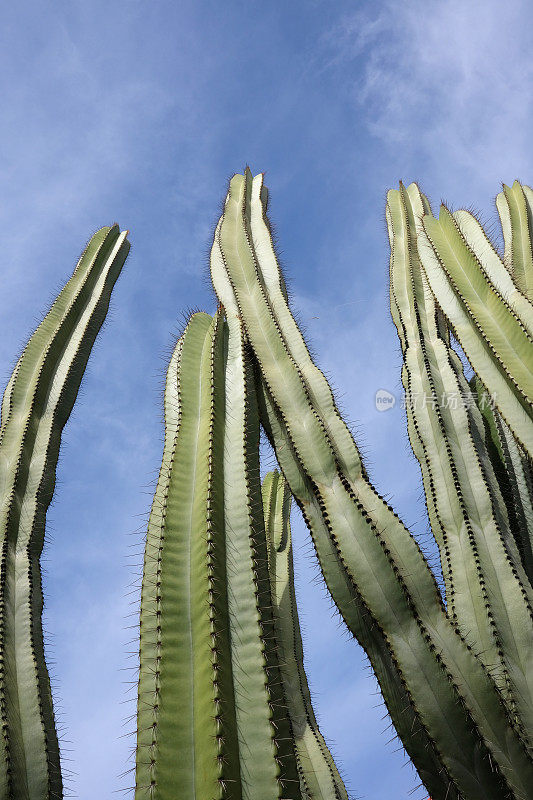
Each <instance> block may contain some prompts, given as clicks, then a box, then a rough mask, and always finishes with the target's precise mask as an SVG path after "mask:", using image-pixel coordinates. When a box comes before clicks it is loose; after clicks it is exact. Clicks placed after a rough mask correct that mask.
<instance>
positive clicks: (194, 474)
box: [135, 312, 343, 800]
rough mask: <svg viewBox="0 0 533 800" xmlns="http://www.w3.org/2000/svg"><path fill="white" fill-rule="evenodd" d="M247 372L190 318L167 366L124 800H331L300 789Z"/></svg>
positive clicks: (229, 341)
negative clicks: (129, 787)
mask: <svg viewBox="0 0 533 800" xmlns="http://www.w3.org/2000/svg"><path fill="white" fill-rule="evenodd" d="M251 370H252V365H251V360H250V354H249V352H248V351H247V349H246V347H245V344H244V340H243V336H242V328H241V325H240V323H239V321H238V320H237V319H236V318H235V317H233V318H232V319H230V320H228V321H227V322H226V321H224V318H223V314H222V313H221V312H219V313H218V314H217V315H216V316H215V317H214V318H213V319H212V318H211V317H210V316H208V315H207V314H203V313H198V314H195V315H193V316H192V317H191V319H190V321H189V323H188V325H187V327H186V329H185V332H184V334H183V336H182V337H181V339H180V340H179V342H178V344H177V346H176V349H175V351H174V354H173V356H172V359H171V362H170V366H169V370H168V374H167V382H166V390H165V446H164V454H163V462H162V466H161V472H160V476H159V482H158V485H157V489H156V493H155V498H154V503H153V506H152V512H151V515H150V521H149V529H148V538H147V543H146V551H145V562H144V575H143V584H142V598H141V623H140V624H141V628H140V632H141V639H140V678H139V695H138V722H137V725H138V733H137V756H136V762H137V776H136V793H135V796H136V798H138V800H140V798H145V797H149V798H154V799H156V800H165V799H166V798H168V799H169V800H170V799H171V798H172V800H174V798H176V797H187V798H191V799H192V798H195V800H213V799H214V798H224V799H226V798H227V800H230V798H231V799H232V800H240V799H241V798H243V800H271V798H276V797H278V798H286V799H287V800H289V798H293V799H294V800H299V799H300V798H302V792H303V793H304V797H305V800H307V797H308V796H311V797H316V798H323V799H324V800H336V799H337V798H339V797H343V795H340V794H339V793H338V792H340V791H341V789H340V787H341V786H342V783H341V782H340V779H339V781H338V782H337V783H335V782H334V781H332V782H331V785H330V787H329V793H328V791H327V790H326V789H324V791H323V793H322V794H316V793H315V794H311V795H305V790H306V786H307V783H306V782H305V780H304V779H303V778H302V788H301V787H300V777H301V775H302V772H301V769H300V759H299V756H297V752H296V744H295V734H294V724H293V723H294V720H293V717H292V707H291V704H290V703H289V705H288V701H287V696H286V691H287V688H288V685H287V683H286V682H285V680H284V679H283V678H282V672H281V670H282V669H285V667H286V664H285V663H283V656H282V655H281V650H280V647H279V646H278V637H279V636H280V635H282V633H284V630H285V629H284V628H281V627H280V625H279V622H278V621H277V620H276V615H277V611H278V607H277V605H276V603H275V602H273V592H274V590H275V589H276V590H277V588H279V587H278V586H277V585H275V586H274V585H273V584H272V583H271V579H270V573H269V565H270V567H272V565H273V555H272V553H270V556H269V550H268V547H267V537H266V533H265V524H264V519H263V506H262V499H261V488H260V479H259V417H258V409H257V402H256V398H255V391H254V383H253V375H252V371H251ZM269 513H270V511H269ZM270 524H274V523H270V522H269V525H270ZM287 557H288V556H287V554H285V559H287ZM280 558H282V557H281V556H280ZM286 563H287V564H288V562H287V561H286ZM285 585H286V588H287V591H290V592H293V591H294V590H293V588H292V575H291V576H289V575H287V578H286V584H285ZM291 619H293V618H291ZM293 621H294V620H293ZM291 625H292V622H291ZM295 657H296V656H295ZM297 657H298V658H300V654H299V653H298V654H297ZM302 674H303V673H302ZM296 721H297V722H298V723H300V724H301V721H300V720H299V718H298V719H297V720H296ZM325 752H327V751H325V750H324V751H321V753H319V754H317V755H319V756H320V757H321V759H322V761H323V760H324V758H326V756H325ZM328 755H329V754H328ZM322 761H321V762H320V764H319V766H318V767H317V772H318V771H319V770H320V769H323V765H322ZM333 769H334V767H333V766H332V767H331V770H333ZM303 774H304V775H305V774H307V771H306V770H304V773H303ZM331 774H333V771H332V773H331ZM335 774H336V775H337V776H338V773H335ZM310 782H311V777H309V783H310Z"/></svg>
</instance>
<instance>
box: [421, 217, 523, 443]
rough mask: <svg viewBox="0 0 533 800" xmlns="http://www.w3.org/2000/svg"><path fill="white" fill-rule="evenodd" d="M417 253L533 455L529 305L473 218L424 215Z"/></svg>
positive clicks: (474, 362) (487, 382)
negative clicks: (437, 217) (436, 217)
mask: <svg viewBox="0 0 533 800" xmlns="http://www.w3.org/2000/svg"><path fill="white" fill-rule="evenodd" d="M422 222H423V225H422V226H419V228H418V250H419V254H420V258H421V261H422V265H423V267H424V270H425V273H426V275H427V278H428V281H429V285H430V287H431V291H432V292H433V294H434V295H435V298H436V300H437V302H438V304H439V306H440V307H441V309H442V310H443V312H444V314H445V315H446V317H447V318H448V320H449V321H450V324H451V325H452V327H453V330H454V333H455V335H456V337H457V339H458V341H459V343H460V344H461V347H462V348H463V350H464V352H465V354H466V356H467V358H468V360H469V361H470V363H471V365H472V368H473V369H474V371H475V373H476V374H477V375H478V377H479V378H480V380H481V381H482V382H483V384H484V385H485V387H490V389H491V392H492V394H493V397H494V401H495V403H496V405H497V407H498V410H499V411H500V413H501V415H502V417H503V418H504V419H505V421H506V422H507V424H508V425H509V427H510V428H511V430H512V431H513V433H514V435H515V436H516V438H517V439H518V440H519V442H520V443H521V444H522V446H523V447H524V448H525V449H526V450H528V452H530V454H531V453H533V308H532V307H531V304H530V303H529V302H528V301H527V299H526V298H525V297H524V296H523V295H521V294H520V293H519V292H517V291H516V289H515V287H514V284H512V281H511V280H510V277H509V275H508V273H507V272H506V270H505V268H504V266H503V264H502V263H501V262H500V260H499V257H498V256H497V254H496V252H495V251H494V249H493V248H492V245H491V243H490V241H489V240H488V239H487V238H486V236H485V234H484V232H483V229H482V228H481V226H480V225H479V223H477V221H476V220H475V219H474V218H473V217H472V215H471V214H468V213H467V212H465V211H461V212H456V214H451V213H450V211H448V209H447V208H446V207H445V206H441V211H440V217H439V219H435V218H434V217H433V216H431V215H428V214H426V215H425V216H424V218H423V221H422Z"/></svg>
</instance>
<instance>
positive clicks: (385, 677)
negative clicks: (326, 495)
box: [257, 374, 459, 800]
mask: <svg viewBox="0 0 533 800" xmlns="http://www.w3.org/2000/svg"><path fill="white" fill-rule="evenodd" d="M257 384H258V398H259V408H260V412H261V423H262V425H263V427H264V429H265V432H266V434H267V436H268V439H269V441H270V442H271V444H272V446H273V447H275V449H276V456H277V458H278V462H279V464H280V466H281V469H282V470H283V474H284V475H285V477H286V479H287V481H288V482H289V484H290V486H291V487H292V490H293V491H294V492H295V497H296V502H297V503H298V506H299V507H300V510H301V511H302V514H303V517H304V519H305V521H306V523H307V525H308V527H309V529H310V531H311V534H312V537H313V544H314V546H315V552H316V554H317V557H318V560H319V563H320V567H321V569H322V574H323V576H324V580H325V582H326V585H327V587H328V589H329V591H330V593H331V596H332V597H333V599H334V601H335V604H336V606H337V608H338V610H339V612H340V614H341V616H342V617H343V618H344V620H345V621H347V625H348V627H349V629H350V631H351V633H352V634H353V635H354V636H355V637H356V638H357V640H358V642H359V643H360V645H361V646H362V647H363V648H364V649H365V652H366V653H367V655H368V658H369V660H370V663H371V664H372V668H373V669H374V672H375V674H376V677H377V678H378V680H379V684H380V688H381V691H382V693H383V697H384V700H385V704H386V706H387V709H388V710H389V713H390V715H391V718H392V719H393V722H394V724H395V727H396V730H397V732H398V735H399V737H400V739H401V741H402V743H403V745H404V747H405V749H406V750H407V752H408V753H409V755H410V756H411V759H412V760H413V762H414V763H415V764H416V767H417V770H418V773H419V775H420V778H421V780H422V782H423V783H424V785H425V786H426V788H427V789H428V791H430V792H431V794H432V796H433V798H435V800H440V798H445V797H447V798H449V800H456V799H457V798H458V797H459V795H458V794H457V791H456V788H455V786H454V784H453V783H452V782H451V781H450V778H449V776H448V775H447V772H446V769H445V767H444V764H443V763H442V761H441V759H440V756H439V752H438V749H437V748H436V746H435V743H434V742H433V741H432V740H431V739H430V737H429V736H428V734H427V731H426V730H425V728H424V725H423V724H422V722H421V719H420V715H419V714H418V713H417V711H416V709H415V708H414V706H413V703H412V700H411V698H410V696H409V692H408V691H407V689H406V686H405V682H404V680H403V677H402V674H401V672H400V670H399V669H398V665H397V663H396V661H395V659H394V657H393V655H392V653H391V650H390V647H389V644H388V642H387V639H386V637H385V635H384V633H383V631H382V630H381V628H379V627H378V626H377V625H376V623H375V620H374V619H373V618H372V615H371V614H370V612H369V610H368V608H367V607H366V606H365V604H364V602H363V601H362V599H361V598H360V596H359V595H358V594H356V593H354V591H353V587H352V585H351V583H350V581H349V579H348V577H347V575H346V571H345V570H344V569H343V566H342V564H341V563H340V562H339V559H338V556H337V552H336V548H335V545H334V543H333V542H332V541H331V537H330V533H329V530H328V528H327V526H326V524H325V523H324V519H323V516H322V512H321V509H320V506H319V504H318V502H317V500H316V498H315V496H314V493H313V487H312V484H311V483H310V481H309V478H308V476H307V475H305V473H304V471H303V469H302V465H301V464H300V462H299V461H298V459H297V457H296V455H295V454H294V450H293V447H292V442H291V440H290V437H289V434H288V432H287V429H286V427H285V424H284V422H283V420H282V418H281V415H280V413H279V411H277V409H276V408H275V406H274V404H273V402H272V398H271V397H270V395H269V392H268V389H267V387H266V386H265V383H264V381H263V380H262V378H261V376H260V375H259V374H258V376H257Z"/></svg>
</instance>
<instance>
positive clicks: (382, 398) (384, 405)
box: [375, 389, 396, 411]
mask: <svg viewBox="0 0 533 800" xmlns="http://www.w3.org/2000/svg"><path fill="white" fill-rule="evenodd" d="M375 403H376V411H390V409H391V408H394V406H395V405H396V398H395V397H394V395H393V394H392V393H391V392H388V391H387V390H386V389H378V390H377V392H376V398H375Z"/></svg>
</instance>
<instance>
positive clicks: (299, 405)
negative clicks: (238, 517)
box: [214, 176, 531, 796]
mask: <svg viewBox="0 0 533 800" xmlns="http://www.w3.org/2000/svg"><path fill="white" fill-rule="evenodd" d="M247 180H248V183H249V179H248V176H246V178H243V177H242V176H235V177H234V178H233V179H232V182H231V184H230V192H229V195H228V198H227V200H226V205H225V210H224V215H223V221H222V225H221V227H220V243H221V247H222V253H223V258H224V262H225V266H226V269H227V273H228V277H229V278H230V283H231V285H232V288H233V291H234V294H235V298H236V300H237V304H238V309H239V313H240V316H241V318H242V319H243V322H244V326H245V329H246V333H247V336H248V338H249V341H250V344H251V345H252V347H253V350H254V353H255V356H256V358H257V360H258V362H259V365H260V368H261V372H262V374H263V376H264V378H265V382H266V385H267V387H268V389H269V391H270V393H271V395H272V399H273V401H274V402H275V404H276V406H278V407H279V410H280V414H281V416H282V417H283V420H284V423H285V425H286V428H287V431H288V432H289V436H290V439H291V442H292V445H293V448H294V451H295V454H296V456H297V458H298V460H299V461H300V462H301V464H302V465H303V466H304V469H305V472H306V473H307V474H308V475H309V478H310V479H311V481H312V484H313V492H314V494H315V498H316V500H317V502H318V504H319V506H320V508H321V511H322V514H323V518H324V520H328V521H329V524H331V528H329V524H328V529H329V535H330V536H331V538H332V540H333V542H334V544H335V548H336V550H337V557H338V558H339V560H340V561H341V563H342V565H343V567H344V569H345V570H346V573H347V579H348V580H349V582H350V583H351V588H352V589H353V591H354V593H356V594H359V595H360V596H361V599H362V600H363V602H364V603H365V604H366V605H367V607H368V608H369V610H370V611H371V613H372V615H373V617H374V620H375V622H376V624H377V625H379V626H381V627H382V628H383V630H384V632H385V635H386V637H387V640H388V643H389V646H390V648H391V651H392V653H393V654H394V658H396V659H397V661H398V662H399V663H401V664H402V673H403V675H404V679H405V680H406V681H407V680H409V690H410V692H411V694H412V696H413V701H414V702H415V703H416V705H417V706H418V707H419V708H423V709H424V711H423V713H422V714H421V716H422V718H423V720H424V724H426V726H427V728H428V729H432V730H433V733H438V736H439V737H440V739H441V742H445V744H443V746H442V750H443V758H445V759H446V761H447V767H448V768H449V770H450V772H453V774H454V778H455V779H456V780H457V781H458V783H462V782H463V781H464V782H465V783H464V784H463V785H464V786H468V790H469V791H471V792H472V791H474V792H475V791H478V790H479V787H480V784H483V785H484V787H485V788H484V791H486V792H487V795H486V796H489V795H490V793H491V792H494V791H495V781H496V783H497V782H498V779H496V778H495V775H494V772H493V769H492V766H491V765H490V763H489V761H488V760H486V759H485V758H481V759H479V758H478V755H477V754H476V753H477V752H478V750H479V747H480V746H481V750H483V746H482V745H478V744H476V738H477V737H476V735H475V734H474V732H473V728H472V719H469V713H471V714H472V717H474V718H475V719H476V722H477V724H478V725H479V726H480V728H481V729H482V731H483V735H484V736H485V741H486V742H487V744H488V745H489V748H490V750H491V753H492V756H493V758H494V760H495V762H496V763H500V766H501V769H502V771H503V772H505V776H506V779H507V780H509V781H510V783H511V784H512V785H513V786H514V787H515V788H516V790H517V792H518V793H519V792H520V791H522V788H521V787H523V786H524V785H527V781H528V780H529V775H530V770H531V763H530V762H529V760H528V758H527V756H525V754H524V752H523V750H522V744H521V743H520V742H519V740H518V739H517V738H516V739H515V738H514V734H513V735H512V736H511V739H509V738H508V735H507V730H508V718H507V715H506V714H505V713H504V711H503V708H502V706H501V703H500V702H499V697H498V694H497V692H496V691H495V687H494V685H493V684H492V682H491V680H490V678H489V676H488V675H487V674H486V672H485V671H484V669H483V667H482V665H481V664H480V663H479V662H478V661H477V659H475V657H474V656H473V654H472V653H471V652H470V651H469V650H468V648H467V647H466V646H465V645H464V643H463V642H462V640H461V638H460V636H458V632H457V631H454V629H453V628H452V627H451V626H450V625H449V623H448V621H447V620H446V618H445V616H444V612H443V609H442V606H441V603H440V598H439V596H438V592H437V590H436V586H435V583H434V580H433V577H432V576H431V573H430V571H429V569H428V567H427V564H426V563H425V561H424V560H423V557H422V555H421V553H420V551H419V549H418V547H417V546H416V544H415V543H414V540H412V538H411V537H410V535H409V534H408V532H407V531H406V530H405V528H403V526H402V525H401V523H400V522H399V520H398V519H397V517H395V516H394V515H393V513H392V511H391V510H390V509H388V508H387V506H386V505H385V504H384V503H383V501H381V500H380V498H379V497H378V496H377V495H376V494H375V493H374V491H373V489H372V487H371V486H369V485H368V496H369V497H370V496H371V497H372V499H373V502H367V501H366V498H365V502H364V503H363V502H362V501H361V500H360V499H359V498H357V497H354V495H353V493H351V492H350V490H349V488H348V487H347V483H348V480H347V479H346V477H345V476H343V475H342V474H339V472H338V471H337V467H338V462H337V461H336V459H335V457H334V456H333V454H332V449H331V445H330V443H329V442H328V439H327V436H326V435H325V432H324V428H325V425H324V423H323V421H322V420H321V416H320V413H319V409H318V410H317V408H316V407H314V406H313V405H312V404H311V403H310V402H309V393H308V388H307V386H306V385H305V383H304V382H303V381H302V377H301V374H300V373H299V370H298V367H297V365H296V364H295V362H294V360H293V359H292V358H291V356H290V354H289V353H288V352H287V347H286V343H285V340H284V338H283V336H282V335H281V333H280V323H279V320H277V319H273V316H272V309H271V306H270V304H269V301H268V298H267V296H266V293H265V289H264V285H263V284H262V282H261V280H260V277H259V275H258V273H257V269H258V266H257V262H256V261H255V256H254V251H253V248H252V247H251V238H250V235H249V231H248V219H247V205H248V202H249V200H248V197H249V189H248V188H247V186H246V182H247ZM248 216H249V214H248ZM214 277H215V288H218V287H217V283H216V276H214ZM221 300H222V302H223V298H222V297H221ZM291 491H292V492H293V494H294V495H295V496H296V492H295V491H294V488H293V487H292V485H291ZM376 509H377V510H376ZM378 520H379V521H378ZM330 588H331V587H330ZM347 621H348V624H350V621H349V617H347ZM352 624H353V623H352ZM435 650H437V651H438V653H439V658H438V659H435V655H434V653H435ZM407 676H408V677H407ZM467 676H468V677H467ZM459 686H460V687H461V692H464V693H465V696H466V695H467V696H468V697H467V699H465V700H464V702H465V705H466V706H467V707H468V708H469V709H470V712H465V713H466V715H465V716H463V711H464V709H462V710H461V711H459V708H458V702H457V697H458V695H457V692H458V689H459ZM504 730H505V731H506V735H505V736H504V737H502V731H504ZM458 731H461V735H463V734H464V736H465V737H466V738H465V739H464V740H463V741H460V738H459V737H458ZM452 753H453V754H454V755H453V756H452V755H451V754H452ZM466 762H468V764H467V763H466ZM483 765H484V766H483ZM480 768H481V772H480ZM482 773H483V774H482ZM500 779H503V777H502V775H500ZM524 781H525V784H524ZM474 787H477V788H474ZM509 791H512V790H511V789H509ZM474 796H475V795H474Z"/></svg>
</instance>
